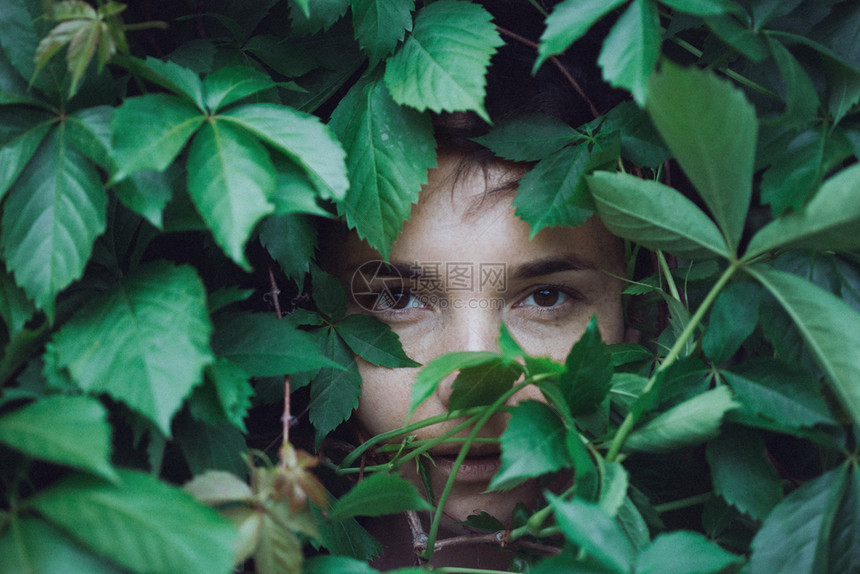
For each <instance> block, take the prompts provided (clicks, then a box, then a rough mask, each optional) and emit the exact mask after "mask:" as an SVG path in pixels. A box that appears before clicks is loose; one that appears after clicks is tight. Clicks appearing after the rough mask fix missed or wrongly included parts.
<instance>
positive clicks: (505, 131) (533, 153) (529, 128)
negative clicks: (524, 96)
mask: <svg viewBox="0 0 860 574" xmlns="http://www.w3.org/2000/svg"><path fill="white" fill-rule="evenodd" d="M584 139H585V136H584V135H582V134H580V133H579V132H578V131H576V130H575V129H573V128H572V127H570V126H569V125H567V124H566V123H564V122H563V121H561V120H559V119H557V118H554V117H553V116H550V115H547V114H541V113H534V114H526V115H522V116H516V117H514V118H511V119H508V120H502V121H500V122H499V123H498V124H496V126H495V127H494V128H493V129H492V130H490V132H489V133H488V134H486V135H483V136H480V137H477V138H474V140H475V141H476V142H478V143H479V144H481V145H482V146H485V147H488V148H490V149H491V150H493V153H494V154H496V155H497V156H499V157H503V158H505V159H509V160H511V161H539V160H542V159H544V158H545V157H547V156H550V155H552V154H554V153H556V152H557V151H560V150H561V149H562V148H564V147H565V146H567V145H570V144H575V143H579V142H580V141H582V140H584Z"/></svg>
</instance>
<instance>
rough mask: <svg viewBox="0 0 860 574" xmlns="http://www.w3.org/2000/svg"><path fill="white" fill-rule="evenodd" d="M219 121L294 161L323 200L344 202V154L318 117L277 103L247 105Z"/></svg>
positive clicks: (347, 183)
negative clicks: (248, 133) (232, 124)
mask: <svg viewBox="0 0 860 574" xmlns="http://www.w3.org/2000/svg"><path fill="white" fill-rule="evenodd" d="M218 119H219V120H224V121H230V122H235V123H236V124H237V125H239V126H241V127H242V128H243V129H245V130H248V131H249V132H251V133H252V134H254V135H255V136H256V137H258V138H259V139H261V140H263V141H264V142H265V143H267V144H269V145H271V146H272V147H274V148H275V149H277V150H278V151H280V152H282V153H285V154H286V155H287V156H289V157H290V158H291V159H293V161H295V162H296V163H297V164H299V165H300V166H301V167H302V169H304V170H305V172H306V173H307V175H308V177H310V179H311V181H312V182H313V184H314V186H316V188H317V190H318V191H319V193H320V196H321V197H323V198H324V199H343V197H344V194H345V193H346V190H347V188H348V187H349V182H348V180H347V177H346V164H345V162H344V156H345V154H344V151H343V148H341V146H340V144H339V143H338V141H337V139H336V138H335V137H334V136H333V135H332V133H331V132H330V131H329V129H328V127H327V126H325V125H324V124H323V123H322V122H321V121H320V120H319V118H316V117H314V116H311V115H309V114H305V113H302V112H299V111H296V110H293V109H290V108H287V107H284V106H280V105H276V104H249V105H245V106H240V107H238V108H234V109H231V110H228V111H226V112H224V113H222V114H220V115H219V116H218Z"/></svg>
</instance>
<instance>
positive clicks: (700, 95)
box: [647, 62, 758, 252]
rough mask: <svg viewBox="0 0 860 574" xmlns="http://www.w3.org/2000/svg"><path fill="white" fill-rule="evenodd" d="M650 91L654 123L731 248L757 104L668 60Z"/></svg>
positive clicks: (744, 194) (746, 183) (745, 198)
mask: <svg viewBox="0 0 860 574" xmlns="http://www.w3.org/2000/svg"><path fill="white" fill-rule="evenodd" d="M649 91H650V96H649V99H648V105H647V108H648V113H649V114H650V115H651V119H652V120H653V122H654V125H655V126H656V128H657V130H658V131H659V132H660V135H661V136H662V137H663V139H664V140H665V141H666V143H667V145H668V146H669V149H670V150H671V151H672V153H673V155H674V156H675V158H676V159H677V160H678V163H680V164H681V167H682V168H683V170H684V173H686V174H687V176H688V177H689V178H690V181H691V182H692V183H693V185H695V186H696V189H697V190H698V192H699V195H701V196H702V199H704V201H705V203H706V204H707V206H708V208H709V209H710V210H711V213H712V214H713V216H714V219H716V221H717V224H718V225H719V226H720V229H721V230H722V231H723V234H724V236H725V237H726V243H728V245H729V249H730V250H731V251H733V252H734V251H735V250H736V249H737V245H738V242H739V241H740V237H741V234H742V233H743V229H744V223H745V221H746V216H747V210H748V209H749V205H750V198H751V197H752V176H753V168H754V160H755V150H756V139H757V134H758V120H757V119H756V115H755V108H753V106H752V104H750V103H749V102H748V101H747V99H746V98H745V97H744V95H743V93H742V92H741V91H740V90H737V89H735V88H734V87H732V85H731V84H729V83H728V82H726V81H724V80H721V79H719V78H717V77H716V76H714V75H713V74H709V73H706V72H702V71H699V70H695V69H692V68H690V69H683V68H680V67H678V66H675V65H673V64H671V63H669V62H664V63H663V67H662V69H661V71H660V72H659V73H657V74H655V75H654V78H653V79H652V81H651V83H650V85H649ZM726 125H732V126H733V127H732V129H726Z"/></svg>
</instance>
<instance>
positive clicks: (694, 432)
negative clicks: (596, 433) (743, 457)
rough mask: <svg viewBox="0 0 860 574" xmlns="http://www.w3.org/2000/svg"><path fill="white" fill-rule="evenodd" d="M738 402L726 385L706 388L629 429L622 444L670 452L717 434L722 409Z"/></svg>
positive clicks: (637, 449)
mask: <svg viewBox="0 0 860 574" xmlns="http://www.w3.org/2000/svg"><path fill="white" fill-rule="evenodd" d="M737 406H738V403H737V402H736V401H735V399H734V397H733V396H732V392H731V391H730V390H729V389H728V387H725V386H722V387H717V388H715V389H712V390H710V391H706V392H704V393H702V394H700V395H697V396H695V397H693V398H692V399H689V400H686V401H684V402H683V403H681V404H679V405H677V406H675V407H672V408H671V409H669V410H668V411H666V412H664V413H661V414H659V415H657V416H656V417H655V418H653V419H652V420H650V421H649V422H647V423H646V424H645V425H643V426H642V427H641V428H639V429H637V430H635V431H633V432H632V433H631V434H630V436H629V437H628V438H627V441H626V442H625V443H624V448H625V449H627V450H632V451H639V452H657V453H659V452H672V451H673V450H677V449H679V448H681V447H684V446H690V445H695V444H700V443H703V442H705V441H707V440H710V439H712V438H714V437H715V436H717V434H718V433H719V431H720V424H721V423H722V421H723V415H725V413H726V412H728V411H730V410H732V409H734V408H737Z"/></svg>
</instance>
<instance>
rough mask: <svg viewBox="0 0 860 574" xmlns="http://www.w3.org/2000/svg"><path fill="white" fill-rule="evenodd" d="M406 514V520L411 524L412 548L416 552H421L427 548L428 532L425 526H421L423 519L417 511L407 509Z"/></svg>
mask: <svg viewBox="0 0 860 574" xmlns="http://www.w3.org/2000/svg"><path fill="white" fill-rule="evenodd" d="M404 514H406V522H407V524H409V530H410V531H411V532H412V549H413V550H414V551H415V554H420V553H421V552H424V549H425V548H427V533H426V532H424V527H423V526H421V519H420V518H419V517H418V513H417V512H416V511H414V510H407V511H406V512H405V513H404Z"/></svg>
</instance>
